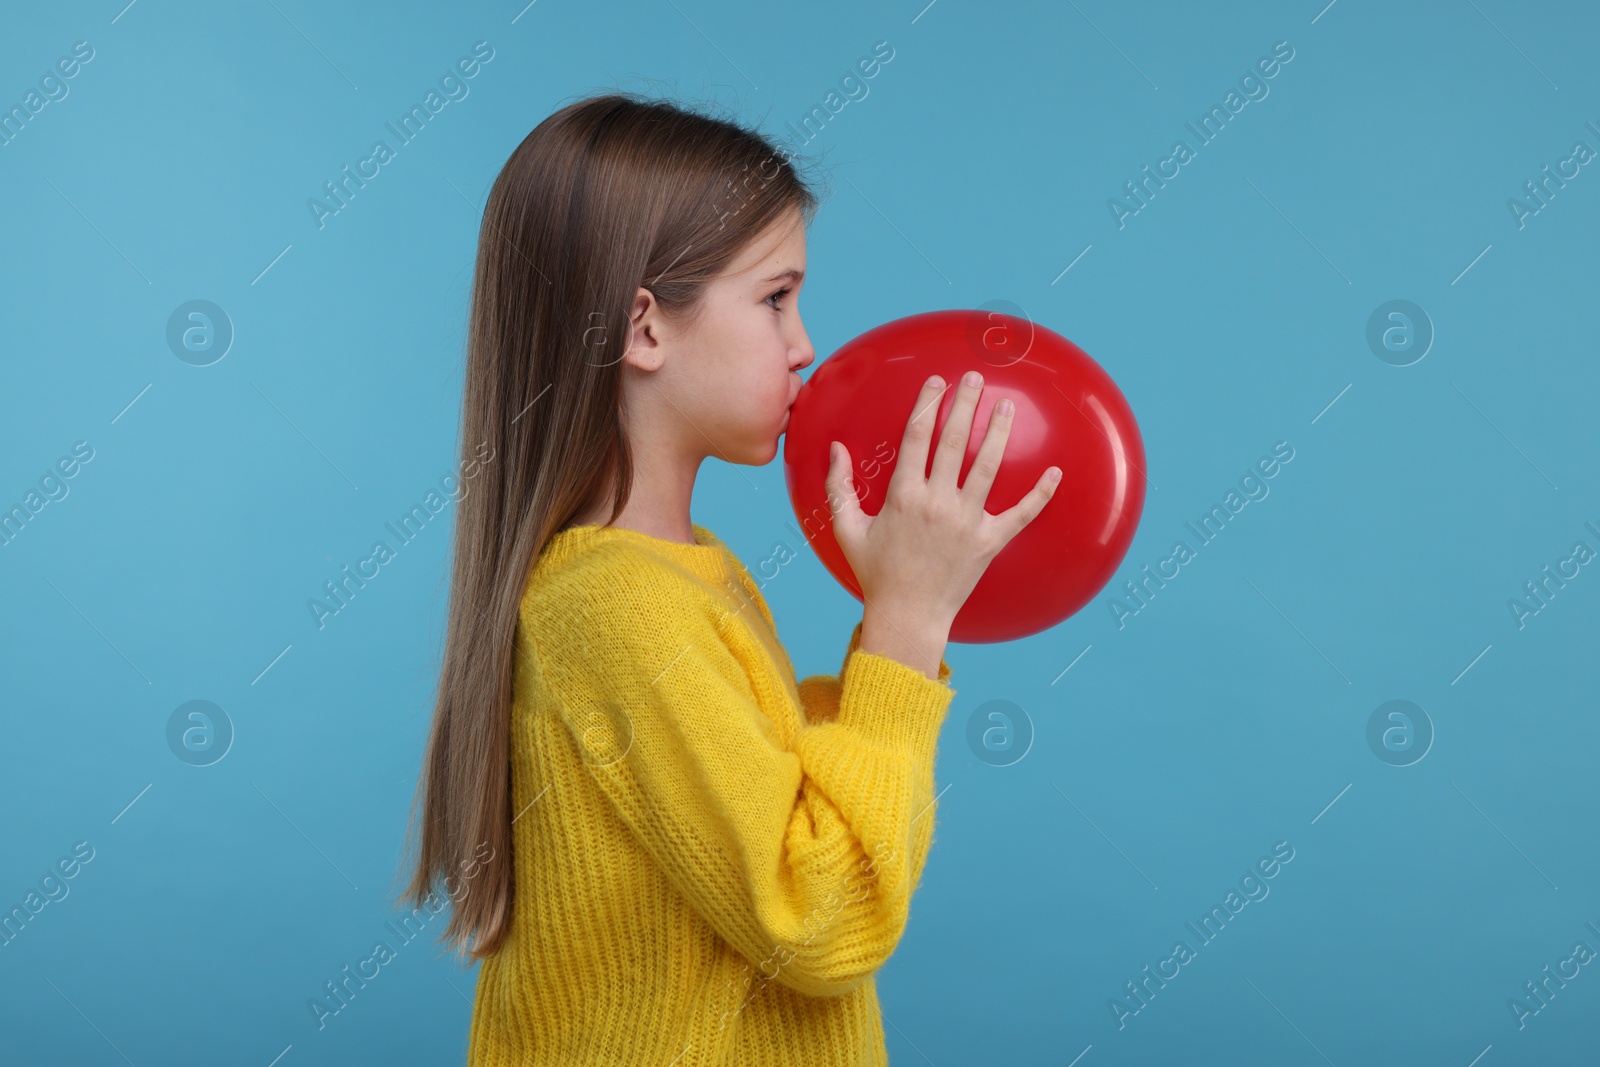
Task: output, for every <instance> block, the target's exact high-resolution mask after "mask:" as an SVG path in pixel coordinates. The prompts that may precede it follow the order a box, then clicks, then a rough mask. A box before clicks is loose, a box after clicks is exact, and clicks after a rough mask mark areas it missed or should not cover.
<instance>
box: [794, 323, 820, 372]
mask: <svg viewBox="0 0 1600 1067" xmlns="http://www.w3.org/2000/svg"><path fill="white" fill-rule="evenodd" d="M793 355H794V356H798V357H799V359H798V362H796V363H795V364H794V366H793V368H792V369H794V370H797V371H799V370H805V369H806V368H807V367H809V366H811V364H812V363H813V362H815V361H816V358H817V350H816V349H815V348H812V347H811V338H810V337H809V336H807V335H806V328H805V327H804V326H802V327H800V341H799V343H798V344H797V345H795V348H794V352H793Z"/></svg>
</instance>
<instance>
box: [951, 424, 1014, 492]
mask: <svg viewBox="0 0 1600 1067" xmlns="http://www.w3.org/2000/svg"><path fill="white" fill-rule="evenodd" d="M1016 413H1017V412H1016V404H1015V402H1014V401H1012V400H1011V398H1010V397H1001V398H1000V399H999V400H998V401H997V402H996V403H995V405H994V407H993V408H991V409H990V410H989V426H988V428H987V429H986V430H985V431H984V435H983V444H982V445H980V446H979V447H978V455H977V456H976V457H975V458H974V459H973V461H972V469H971V470H969V471H968V472H967V480H966V481H965V482H963V483H962V485H961V494H962V498H963V500H970V501H971V502H972V505H973V506H974V507H983V505H984V502H985V501H987V500H988V499H989V488H990V487H991V486H992V485H994V478H995V475H996V474H998V473H999V471H1000V460H1001V458H1002V457H1004V455H1005V451H1006V441H1007V440H1009V439H1010V437H1011V421H1012V419H1014V418H1015V417H1016Z"/></svg>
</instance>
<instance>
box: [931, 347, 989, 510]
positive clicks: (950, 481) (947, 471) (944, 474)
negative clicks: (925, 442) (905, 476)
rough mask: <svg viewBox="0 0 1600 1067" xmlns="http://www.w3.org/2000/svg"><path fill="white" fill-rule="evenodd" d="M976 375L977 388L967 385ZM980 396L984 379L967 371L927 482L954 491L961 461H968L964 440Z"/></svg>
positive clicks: (970, 427) (969, 430)
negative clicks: (948, 487)
mask: <svg viewBox="0 0 1600 1067" xmlns="http://www.w3.org/2000/svg"><path fill="white" fill-rule="evenodd" d="M973 375H977V377H978V384H977V385H969V384H967V383H968V382H969V381H970V380H971V378H972V376H973ZM982 392H983V376H982V375H981V374H978V372H977V371H968V372H967V373H966V374H965V375H963V376H962V379H961V386H960V387H959V388H958V389H957V390H956V402H955V403H954V404H951V405H950V416H949V417H948V418H947V419H945V422H944V434H943V435H942V436H941V437H940V438H939V445H938V447H937V448H936V449H935V450H934V453H933V470H931V471H929V472H928V481H929V482H937V483H939V484H942V485H948V486H950V488H952V489H954V488H955V487H956V477H957V476H958V475H959V474H960V473H961V461H962V460H963V459H965V458H966V457H967V438H968V437H970V436H971V434H972V413H973V411H974V410H976V409H977V407H978V397H979V395H980V394H982Z"/></svg>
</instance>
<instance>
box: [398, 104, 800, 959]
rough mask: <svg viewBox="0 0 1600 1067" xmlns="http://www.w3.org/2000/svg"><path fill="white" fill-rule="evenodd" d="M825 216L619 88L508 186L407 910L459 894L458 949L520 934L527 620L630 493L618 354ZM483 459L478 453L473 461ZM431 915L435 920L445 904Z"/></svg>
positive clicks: (466, 392)
mask: <svg viewBox="0 0 1600 1067" xmlns="http://www.w3.org/2000/svg"><path fill="white" fill-rule="evenodd" d="M818 206H819V205H818V201H817V198H816V195H815V194H814V193H813V192H812V191H811V189H810V187H809V186H808V185H807V183H806V181H805V180H804V179H803V178H802V177H801V176H800V174H799V173H798V171H797V169H796V166H795V163H794V156H793V154H792V153H791V152H789V151H788V150H787V149H786V148H779V147H778V146H776V145H775V144H774V143H772V142H770V141H769V140H767V139H766V138H765V137H764V136H763V135H761V134H760V133H758V132H756V131H754V130H752V129H749V128H746V127H744V126H742V125H740V124H739V123H737V122H735V121H732V120H729V119H725V118H720V117H717V116H714V115H710V114H706V113H702V112H701V111H698V110H696V109H695V108H693V107H692V106H687V105H683V104H678V103H675V102H671V101H666V100H659V99H648V98H645V97H643V96H641V95H639V94H635V93H626V92H608V93H605V94H603V95H597V96H591V97H588V98H585V99H581V100H578V101H576V102H575V103H571V104H568V105H566V106H565V107H562V108H561V109H560V110H558V111H556V112H555V113H554V114H552V115H551V116H550V117H548V118H546V119H545V120H544V121H543V122H541V123H539V125H538V126H537V127H535V128H534V130H533V131H532V132H531V133H529V134H528V135H527V137H526V138H524V139H523V141H522V143H521V144H519V145H518V146H517V148H516V150H515V151H514V152H512V153H511V157H510V158H509V159H508V160H507V161H506V164H505V166H504V167H503V168H502V169H501V170H500V173H499V175H498V176H497V177H496V178H495V181H494V185H493V187H492V188H491V189H490V191H489V196H488V202H487V205H486V207H485V209H484V213H483V225H482V227H481V228H480V229H479V233H478V248H477V261H476V265H475V268H474V273H473V281H472V295H471V306H470V312H469V321H468V328H467V345H466V374H465V382H464V385H463V397H462V408H461V437H460V440H459V445H458V450H459V452H460V454H461V456H462V458H463V472H464V473H465V470H466V467H467V466H469V465H470V466H471V467H472V468H473V473H472V475H471V476H470V489H469V487H468V486H469V479H468V477H466V476H464V477H463V478H462V493H461V496H460V498H459V501H458V505H457V512H456V530H455V538H454V545H453V549H452V551H453V558H452V561H451V588H450V591H449V612H448V619H447V622H446V630H445V641H444V651H443V657H442V662H441V666H440V672H439V688H438V694H437V700H436V703H435V707H434V714H433V723H432V727H431V730H430V733H429V737H428V743H427V750H426V752H425V754H424V756H423V760H422V767H421V774H420V778H419V781H418V784H417V791H416V795H415V797H414V800H413V808H412V817H411V823H410V827H409V830H408V845H409V846H410V847H411V848H412V850H413V852H414V859H410V860H407V861H406V865H407V867H408V868H409V870H410V884H409V885H408V886H407V888H406V889H405V890H404V892H403V894H402V896H401V898H400V902H401V903H402V904H404V905H408V906H410V907H413V908H416V907H420V906H422V905H423V904H424V903H427V902H428V901H429V900H430V898H432V899H434V900H436V899H437V898H435V897H434V890H435V887H436V886H437V885H438V884H440V883H442V884H443V886H444V889H445V891H446V892H447V893H448V895H449V898H450V901H451V903H452V904H453V907H452V908H451V916H450V921H449V923H448V925H447V926H446V927H445V929H444V930H443V932H442V933H441V934H440V941H441V942H442V943H443V944H444V945H445V947H446V949H447V950H448V949H458V950H464V951H465V952H466V954H467V955H468V957H469V958H470V959H474V960H476V959H482V958H483V957H485V956H488V955H491V954H493V953H494V952H495V951H497V950H498V949H499V948H500V946H501V944H502V943H503V941H504V939H505V937H506V934H507V932H508V930H509V927H510V920H511V916H512V913H513V912H512V907H513V901H514V896H515V893H514V890H515V886H514V884H513V878H512V871H513V865H512V856H511V849H512V834H511V823H512V819H513V814H512V811H511V784H512V782H511V762H510V755H511V754H510V724H511V681H512V672H513V668H514V665H515V663H514V661H515V648H516V631H517V626H518V625H519V619H518V608H519V606H520V604H521V601H522V597H523V595H524V592H525V587H526V584H527V581H528V578H529V575H530V573H531V571H532V568H533V566H534V564H535V563H536V562H537V560H538V558H539V556H540V554H541V553H542V552H543V550H544V546H545V545H546V544H547V543H548V541H549V540H550V538H551V537H552V536H554V535H555V534H556V533H557V532H559V531H560V530H562V529H563V528H565V527H566V526H567V525H569V524H570V523H571V522H572V521H573V520H574V519H575V518H577V517H578V516H579V515H582V514H585V513H587V512H589V511H591V510H594V509H598V508H602V507H603V506H604V501H603V499H602V495H603V494H604V493H605V491H606V486H608V485H614V486H616V492H615V493H614V494H613V499H612V501H611V518H610V519H609V520H607V522H608V524H609V523H610V522H612V521H615V520H616V518H617V516H618V515H620V514H621V512H622V509H623V507H624V506H625V505H626V503H627V500H628V496H629V494H630V492H631V489H632V484H633V459H632V456H631V454H630V451H629V447H628V440H627V437H626V434H625V433H624V423H623V418H622V410H621V405H622V397H623V390H622V366H623V363H622V350H623V348H624V346H625V345H626V343H627V339H628V337H629V325H630V323H629V310H630V308H631V306H632V304H633V301H634V297H635V294H636V293H637V292H638V290H639V288H640V287H643V288H645V289H648V290H649V291H650V292H651V293H652V294H653V295H654V297H655V299H656V300H657V301H658V302H659V303H660V305H661V307H662V309H663V311H664V312H665V313H666V314H668V315H669V316H670V317H671V318H672V319H673V320H674V321H678V322H682V323H685V324H692V323H693V322H694V321H695V318H696V317H697V315H698V313H699V311H700V308H701V306H702V297H703V296H704V292H705V288H706V285H707V283H708V282H710V281H711V280H712V279H713V278H715V277H716V276H717V275H719V274H720V273H721V272H722V271H723V270H724V269H725V268H726V267H727V266H728V265H729V264H730V263H731V262H732V261H733V260H734V259H735V258H737V256H738V254H739V253H740V252H741V251H742V250H743V249H744V248H746V247H747V246H748V245H749V244H750V243H751V242H752V241H753V240H754V239H755V238H756V237H758V236H760V235H761V234H763V233H764V232H766V230H767V229H768V227H769V226H771V225H773V224H774V223H775V222H777V221H779V220H780V219H782V218H783V217H784V216H785V215H786V213H788V212H790V211H791V210H798V211H799V212H800V214H801V217H802V220H803V222H804V223H805V224H806V225H809V224H810V222H811V220H812V219H813V218H814V216H815V213H816V210H817V207H818ZM469 449H470V450H472V455H471V457H469V456H468V450H469ZM434 910H435V911H437V910H438V906H437V904H436V905H435V907H434Z"/></svg>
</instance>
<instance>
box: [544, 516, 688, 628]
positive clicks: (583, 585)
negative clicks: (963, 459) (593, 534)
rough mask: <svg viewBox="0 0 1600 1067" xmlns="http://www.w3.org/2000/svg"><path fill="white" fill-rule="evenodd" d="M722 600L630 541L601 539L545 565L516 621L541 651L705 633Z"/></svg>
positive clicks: (683, 571)
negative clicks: (669, 634)
mask: <svg viewBox="0 0 1600 1067" xmlns="http://www.w3.org/2000/svg"><path fill="white" fill-rule="evenodd" d="M717 603H718V599H717V597H716V595H715V591H714V590H713V589H711V587H709V586H708V585H707V584H706V582H705V581H704V579H702V578H700V577H699V576H698V575H696V574H694V573H693V572H692V571H690V570H688V569H686V568H684V567H682V566H680V565H679V564H678V563H677V562H675V561H674V560H672V559H670V558H667V557H665V556H662V555H659V554H657V553H654V552H652V551H650V550H649V549H648V548H646V547H643V546H640V545H638V544H636V543H634V542H631V541H624V540H613V539H600V540H594V541H590V542H587V543H584V544H583V545H581V546H579V547H576V548H575V549H574V550H572V551H570V552H563V553H560V554H559V555H558V556H557V557H556V558H549V559H546V558H541V559H540V560H539V561H538V562H537V563H536V564H535V566H534V567H533V568H532V570H531V572H530V574H529V577H528V581H527V584H526V586H525V587H524V590H523V594H522V601H521V604H520V607H519V610H518V616H519V619H520V620H521V621H522V622H523V623H524V624H526V625H529V626H531V627H533V628H534V629H536V630H537V632H538V634H539V636H540V638H541V640H540V641H539V644H540V645H541V646H544V645H549V644H552V643H562V644H565V643H570V642H574V641H589V640H594V639H600V638H605V639H607V640H608V642H610V643H615V642H617V641H625V640H626V639H627V638H628V637H629V635H631V634H639V635H641V636H643V635H649V634H657V635H659V634H661V633H663V632H671V631H699V632H705V627H707V626H710V625H711V622H712V620H714V619H715V618H716V615H717V611H718V609H717V608H716V604H717Z"/></svg>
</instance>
